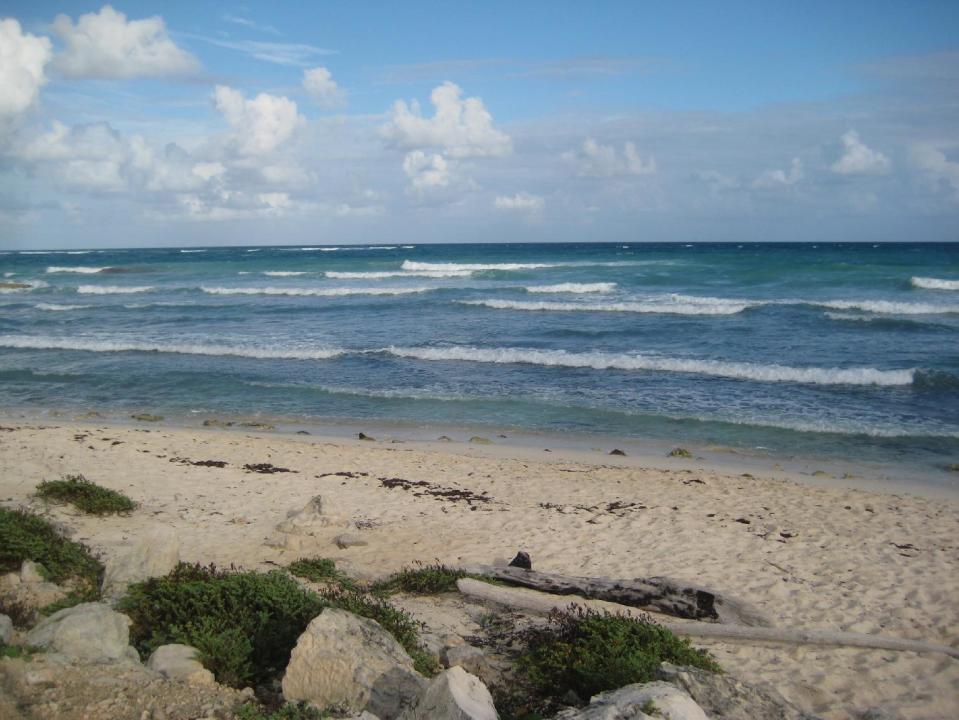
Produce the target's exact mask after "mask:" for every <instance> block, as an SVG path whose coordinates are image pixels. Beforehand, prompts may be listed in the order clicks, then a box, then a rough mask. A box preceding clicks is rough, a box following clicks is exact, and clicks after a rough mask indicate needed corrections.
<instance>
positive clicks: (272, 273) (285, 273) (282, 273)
mask: <svg viewBox="0 0 959 720" xmlns="http://www.w3.org/2000/svg"><path fill="white" fill-rule="evenodd" d="M240 274H241V275H243V274H244V273H240ZM263 274H264V275H268V276H269V277H296V276H297V275H309V274H310V273H309V272H307V271H306V270H267V271H265V272H264V273H263Z"/></svg>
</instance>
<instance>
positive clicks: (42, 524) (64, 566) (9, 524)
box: [0, 508, 103, 598]
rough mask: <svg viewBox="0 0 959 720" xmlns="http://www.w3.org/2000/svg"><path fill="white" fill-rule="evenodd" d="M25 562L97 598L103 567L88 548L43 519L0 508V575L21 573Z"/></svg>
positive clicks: (88, 595) (78, 590)
mask: <svg viewBox="0 0 959 720" xmlns="http://www.w3.org/2000/svg"><path fill="white" fill-rule="evenodd" d="M24 560H32V561H33V562H36V563H39V564H41V565H42V566H43V568H44V570H45V572H46V574H47V575H48V577H49V578H50V580H51V581H53V582H55V583H65V582H67V581H70V582H72V584H73V586H74V590H75V592H77V593H78V594H81V595H83V596H84V597H88V598H95V597H97V593H98V588H99V587H100V578H101V576H102V574H103V565H102V564H100V561H99V560H97V559H96V558H95V557H93V555H92V554H91V553H90V550H89V549H88V548H87V547H86V546H85V545H82V544H80V543H77V542H74V541H72V540H69V539H67V538H65V537H63V535H61V534H60V532H59V531H58V530H57V529H56V528H55V527H54V526H53V525H52V524H51V523H50V522H48V521H47V520H45V519H44V518H42V517H39V516H37V515H33V514H31V513H28V512H24V511H22V510H7V509H6V508H0V572H10V571H12V570H18V569H19V568H20V565H21V564H22V563H23V561H24Z"/></svg>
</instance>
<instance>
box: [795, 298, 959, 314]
mask: <svg viewBox="0 0 959 720" xmlns="http://www.w3.org/2000/svg"><path fill="white" fill-rule="evenodd" d="M797 302H800V301H797ZM805 302H806V304H808V305H818V306H820V307H827V308H831V309H833V310H864V311H865V312H871V313H878V314H880V315H945V314H951V313H959V305H933V304H932V303H911V302H893V301H891V300H806V301H805Z"/></svg>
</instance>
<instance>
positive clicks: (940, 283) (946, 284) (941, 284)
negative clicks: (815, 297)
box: [909, 277, 959, 290]
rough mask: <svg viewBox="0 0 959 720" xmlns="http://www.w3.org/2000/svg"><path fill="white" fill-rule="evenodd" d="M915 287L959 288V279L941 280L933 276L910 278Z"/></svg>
mask: <svg viewBox="0 0 959 720" xmlns="http://www.w3.org/2000/svg"><path fill="white" fill-rule="evenodd" d="M909 282H910V283H912V286H913V287H917V288H924V289H926V290H959V280H940V279H939V278H931V277H913V278H910V279H909Z"/></svg>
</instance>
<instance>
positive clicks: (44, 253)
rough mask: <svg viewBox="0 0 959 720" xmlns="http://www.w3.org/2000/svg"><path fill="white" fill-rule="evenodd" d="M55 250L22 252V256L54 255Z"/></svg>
mask: <svg viewBox="0 0 959 720" xmlns="http://www.w3.org/2000/svg"><path fill="white" fill-rule="evenodd" d="M55 253H56V251H55V250H21V251H20V254H21V255H53V254H55Z"/></svg>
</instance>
